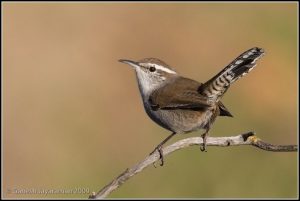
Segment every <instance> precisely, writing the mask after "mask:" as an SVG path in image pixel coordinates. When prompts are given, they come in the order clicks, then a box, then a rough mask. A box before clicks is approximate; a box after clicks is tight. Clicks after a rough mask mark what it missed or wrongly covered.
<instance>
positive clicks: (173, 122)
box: [119, 47, 264, 165]
mask: <svg viewBox="0 0 300 201" xmlns="http://www.w3.org/2000/svg"><path fill="white" fill-rule="evenodd" d="M263 54H264V50H263V49H261V48H257V47H254V48H252V49H249V50H247V51H246V52H244V53H243V54H241V55H240V56H238V57H237V58H236V59H235V60H234V61H232V62H231V63H230V64H229V65H228V66H226V67H225V68H224V69H223V70H222V71H221V72H219V73H218V74H217V75H216V76H214V77H213V78H211V79H210V80H208V81H207V82H205V83H204V84H202V83H199V82H197V81H194V80H191V79H188V78H185V77H181V76H180V75H178V74H177V73H176V71H175V70H174V69H173V68H171V67H170V66H169V65H167V64H166V63H165V62H163V61H161V60H159V59H155V58H146V59H142V60H140V61H138V62H135V61H130V60H125V59H121V60H119V61H120V62H122V63H126V64H129V65H131V66H132V67H133V68H134V70H135V72H136V76H137V81H138V85H139V89H140V93H141V95H142V98H143V103H144V108H145V110H146V113H147V114H148V115H149V117H150V118H151V119H152V120H153V121H154V122H156V123H157V124H159V125H160V126H162V127H163V128H165V129H167V130H169V131H171V132H172V134H171V135H169V136H168V137H167V138H166V139H165V140H163V141H162V142H161V143H160V144H159V145H158V146H157V147H156V148H155V149H154V151H153V152H155V151H156V150H157V151H158V152H159V154H160V159H161V165H163V153H162V145H163V144H164V143H166V142H167V141H168V140H169V139H170V138H171V137H173V136H174V135H175V134H177V133H188V132H191V131H195V130H198V129H204V130H205V132H204V133H203V134H202V135H201V136H202V138H203V145H202V147H200V148H201V150H202V151H204V150H205V145H206V138H207V136H208V131H209V129H210V127H211V125H212V124H213V122H214V121H215V119H216V117H217V116H229V117H232V115H231V113H230V112H229V111H228V110H227V108H226V107H225V106H224V105H223V104H222V102H221V101H220V99H221V97H222V96H223V95H224V93H225V92H226V91H227V89H228V87H229V86H230V84H232V83H233V82H235V81H236V80H238V79H239V78H241V77H242V76H244V75H245V74H247V73H248V72H250V71H251V70H252V69H253V68H254V67H255V66H256V61H257V60H258V59H259V58H260V57H261V56H262V55H263ZM153 152H151V154H152V153H153Z"/></svg>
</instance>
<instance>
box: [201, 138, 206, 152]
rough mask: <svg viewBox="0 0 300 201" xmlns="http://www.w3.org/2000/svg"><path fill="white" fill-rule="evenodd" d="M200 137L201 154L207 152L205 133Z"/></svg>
mask: <svg viewBox="0 0 300 201" xmlns="http://www.w3.org/2000/svg"><path fill="white" fill-rule="evenodd" d="M201 137H202V140H203V143H202V144H201V145H200V150H201V151H202V152H203V151H204V152H207V150H206V139H207V135H206V133H204V134H202V135H201Z"/></svg>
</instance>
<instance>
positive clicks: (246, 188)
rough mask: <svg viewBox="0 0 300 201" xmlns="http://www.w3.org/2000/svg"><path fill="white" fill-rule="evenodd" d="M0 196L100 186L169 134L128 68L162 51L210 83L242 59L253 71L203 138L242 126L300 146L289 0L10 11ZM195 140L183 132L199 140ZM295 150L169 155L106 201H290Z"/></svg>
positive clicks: (14, 6) (42, 6) (28, 6)
mask: <svg viewBox="0 0 300 201" xmlns="http://www.w3.org/2000/svg"><path fill="white" fill-rule="evenodd" d="M2 6H3V10H2V11H3V59H4V60H3V84H4V85H3V109H4V110H3V117H4V119H3V125H4V127H3V156H4V159H3V162H4V164H3V168H4V169H3V189H2V190H3V191H2V192H3V196H4V197H10V198H12V197H41V198H43V197H44V198H52V197H65V198H70V197H81V198H86V197H88V195H89V194H84V193H83V194H75V193H74V194H68V193H66V194H48V195H43V194H22V193H20V194H16V193H15V192H16V191H21V190H22V189H27V190H28V189H37V190H38V189H40V190H42V189H46V190H47V189H54V190H55V189H56V190H57V189H65V190H68V189H76V188H78V189H80V188H83V189H88V190H89V191H90V193H91V192H92V191H98V190H99V189H100V188H102V187H103V186H104V185H106V184H107V183H108V182H110V181H111V180H112V179H113V178H114V177H116V176H117V175H118V174H120V173H121V172H122V171H123V170H125V168H127V167H130V166H132V165H134V164H135V163H136V162H138V161H140V160H141V159H143V158H144V157H145V156H147V155H148V154H149V153H150V152H151V151H152V150H153V148H154V147H155V146H156V145H157V144H158V143H159V142H161V140H162V139H164V138H165V137H166V136H167V135H169V132H168V131H166V130H164V129H162V128H160V127H159V126H158V125H156V124H155V123H153V122H152V121H151V120H150V119H149V118H148V117H147V115H146V113H145V112H144V109H143V106H142V102H141V98H140V94H139V92H138V88H137V83H136V78H135V74H134V72H133V70H132V69H131V68H130V67H128V66H126V65H124V64H121V63H119V62H118V59H121V58H123V59H125V58H126V59H132V60H139V59H141V58H145V57H157V58H160V59H162V60H164V61H165V62H166V63H168V64H169V65H171V66H173V67H175V68H176V69H177V71H178V72H179V73H181V74H182V75H183V76H186V77H190V78H193V79H196V80H199V81H202V82H204V81H206V80H208V79H209V78H211V77H212V76H214V75H215V74H216V73H217V72H218V71H220V70H221V69H222V68H223V67H225V66H226V65H227V64H228V63H229V62H231V61H232V60H233V59H234V58H235V57H236V56H238V55H239V54H240V53H242V52H243V51H245V50H247V49H249V48H251V47H254V46H258V47H263V48H264V49H265V51H266V55H265V57H263V58H262V59H261V60H260V61H259V64H258V66H257V67H256V69H255V70H254V71H252V72H251V73H250V74H249V75H247V76H246V77H244V78H243V79H241V80H240V81H238V82H237V83H235V84H234V85H233V86H232V87H231V88H230V90H229V91H228V92H227V94H226V95H225V97H224V98H223V103H224V104H225V105H226V106H227V108H228V109H229V110H230V111H231V113H232V114H233V115H234V118H224V117H219V118H218V119H217V121H216V122H215V124H214V126H213V128H212V130H211V136H230V135H236V134H240V133H243V132H247V131H255V132H256V133H257V135H258V136H259V137H260V138H262V139H264V140H266V141H268V142H270V143H275V144H295V143H297V112H296V111H297V95H298V94H297V93H298V92H297V55H298V53H297V42H298V41H297V23H298V22H297V4H295V3H276V4H271V3H270V4H263V3H256V4H254V3H253V4H248V3H242V4H241V3H240V4H235V3H214V4H207V3H189V4H188V3H177V4H175V3H148V4H147V3H4V4H2ZM199 133H200V132H195V133H192V134H189V135H185V136H177V137H175V138H174V139H173V140H172V142H174V141H176V140H179V139H181V138H185V137H192V136H199ZM297 177H298V175H297V153H272V152H265V151H261V150H258V149H256V148H253V147H246V146H243V147H232V148H216V147H208V152H207V153H202V152H200V150H199V148H198V147H191V148H189V149H186V150H182V151H179V152H176V153H174V154H172V155H171V156H168V157H166V164H165V166H164V167H162V168H161V167H158V168H154V167H150V168H147V169H146V170H145V171H143V172H142V173H140V174H138V175H137V176H135V177H134V178H132V179H130V180H129V181H128V182H127V183H126V184H125V185H123V186H122V187H121V188H120V189H118V190H117V191H115V192H114V193H112V194H111V195H110V197H112V198H122V197H124V198H129V197H132V198H145V197H149V198H159V197H161V198H184V197H186V198H197V197H198V198H230V197H231V198H238V197H241V198H258V197H263V198H268V197H270V198H279V197H280V198H295V197H297V196H298V191H297Z"/></svg>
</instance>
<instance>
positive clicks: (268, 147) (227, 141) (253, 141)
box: [89, 132, 298, 199]
mask: <svg viewBox="0 0 300 201" xmlns="http://www.w3.org/2000/svg"><path fill="white" fill-rule="evenodd" d="M202 142H203V141H202V138H201V137H191V138H186V139H183V140H179V141H177V142H175V143H174V144H172V145H169V146H167V147H165V148H163V154H164V156H166V155H168V154H170V153H172V152H174V151H176V150H179V149H183V148H186V147H189V146H193V145H198V146H199V145H201V143H202ZM237 145H252V146H255V147H257V148H260V149H262V150H265V151H276V152H296V151H297V150H298V146H297V145H273V144H269V143H266V142H264V141H262V140H261V139H259V138H257V137H256V136H255V135H254V133H253V132H248V133H245V134H241V135H238V136H231V137H208V138H207V146H221V147H228V146H237ZM157 160H159V154H158V153H157V152H155V153H154V154H152V155H150V156H147V157H146V158H145V159H144V160H143V161H141V162H139V163H137V164H136V165H134V166H133V167H131V168H127V169H126V170H125V171H124V172H122V173H121V174H120V175H119V176H118V177H116V178H115V179H114V180H112V181H111V182H110V183H109V184H107V185H106V186H105V187H103V188H102V189H101V190H100V191H99V192H98V193H95V192H93V193H92V195H90V196H89V198H92V199H100V198H105V197H107V196H108V195H109V194H110V193H111V192H112V191H114V190H116V189H117V188H119V187H120V186H121V185H122V184H123V183H124V182H125V181H127V180H128V179H129V178H131V177H133V176H134V175H136V174H137V173H139V172H141V171H142V170H143V169H144V168H146V167H148V166H149V165H151V164H153V163H154V162H156V161H157Z"/></svg>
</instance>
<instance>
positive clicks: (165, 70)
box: [151, 64, 176, 74]
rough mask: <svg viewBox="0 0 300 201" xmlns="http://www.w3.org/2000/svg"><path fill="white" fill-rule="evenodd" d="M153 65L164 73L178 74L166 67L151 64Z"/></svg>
mask: <svg viewBox="0 0 300 201" xmlns="http://www.w3.org/2000/svg"><path fill="white" fill-rule="evenodd" d="M151 65H153V66H154V67H155V68H156V69H159V70H162V71H164V72H167V73H171V74H176V72H175V71H172V70H171V69H169V68H166V67H164V66H161V65H158V64H151Z"/></svg>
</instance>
